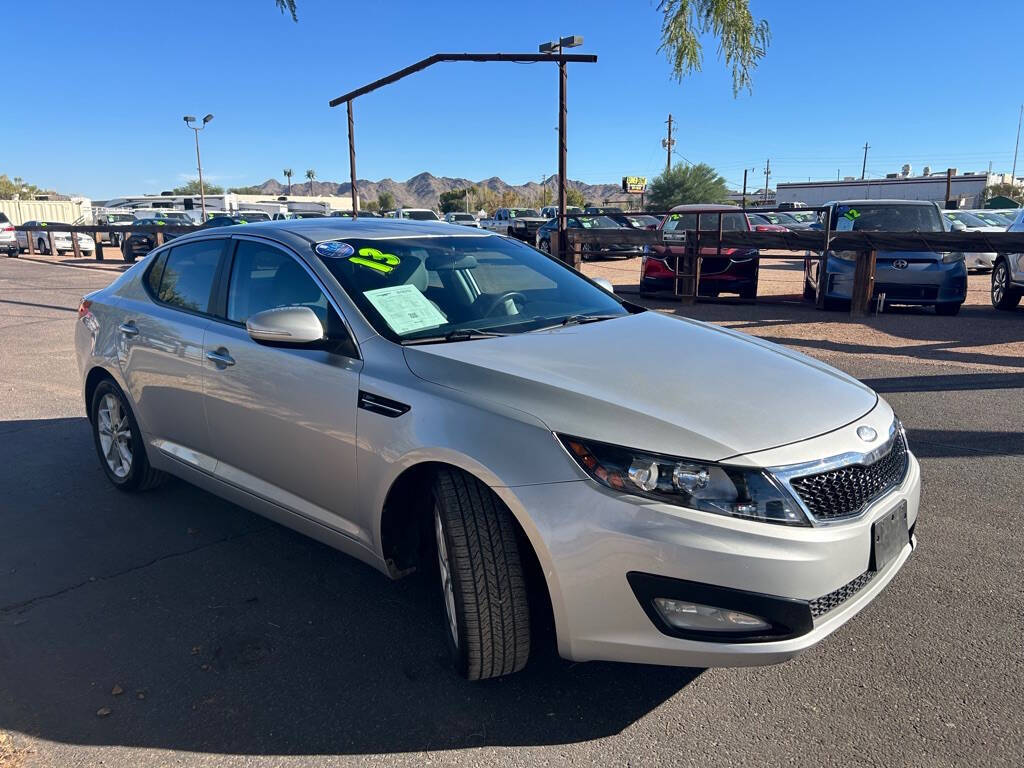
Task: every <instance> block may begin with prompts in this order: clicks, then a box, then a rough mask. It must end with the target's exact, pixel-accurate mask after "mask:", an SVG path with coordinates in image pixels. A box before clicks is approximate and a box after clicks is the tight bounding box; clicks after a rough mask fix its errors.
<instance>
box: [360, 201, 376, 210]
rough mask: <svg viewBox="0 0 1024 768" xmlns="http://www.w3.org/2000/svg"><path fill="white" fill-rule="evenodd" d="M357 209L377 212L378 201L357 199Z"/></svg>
mask: <svg viewBox="0 0 1024 768" xmlns="http://www.w3.org/2000/svg"><path fill="white" fill-rule="evenodd" d="M359 210H361V211H369V212H370V213H378V212H379V211H380V203H379V202H377V201H376V200H367V201H366V202H365V203H364V202H363V201H362V200H360V201H359Z"/></svg>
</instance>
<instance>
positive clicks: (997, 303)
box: [990, 259, 1021, 311]
mask: <svg viewBox="0 0 1024 768" xmlns="http://www.w3.org/2000/svg"><path fill="white" fill-rule="evenodd" d="M990 296H991V299H992V306H993V307H995V308H996V309H1001V310H1004V311H1009V310H1013V309H1016V308H1017V305H1018V304H1020V299H1021V291H1020V290H1018V289H1016V288H1014V287H1013V285H1012V284H1011V283H1010V268H1009V267H1008V266H1007V265H1006V260H1005V259H999V260H998V261H997V262H996V265H995V267H994V268H993V269H992V292H991V294H990Z"/></svg>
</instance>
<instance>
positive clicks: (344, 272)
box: [315, 236, 628, 342]
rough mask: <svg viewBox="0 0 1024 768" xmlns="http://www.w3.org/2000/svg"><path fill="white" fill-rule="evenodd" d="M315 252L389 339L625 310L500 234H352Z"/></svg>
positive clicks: (543, 323)
mask: <svg viewBox="0 0 1024 768" xmlns="http://www.w3.org/2000/svg"><path fill="white" fill-rule="evenodd" d="M315 250H316V253H317V254H318V255H319V257H320V259H321V261H322V262H323V263H324V264H325V265H326V267H327V269H329V270H330V272H331V274H333V275H334V277H335V278H337V280H338V282H339V283H340V284H341V286H342V287H343V288H344V289H345V291H346V292H347V293H348V295H349V296H350V297H351V298H352V300H353V301H354V302H355V303H356V305H357V306H358V307H359V309H360V310H361V311H362V313H363V315H364V316H365V317H366V319H367V320H368V321H369V322H370V323H371V324H372V325H373V327H374V328H375V329H376V330H377V331H378V332H379V333H380V334H381V335H383V336H385V337H386V338H389V339H391V340H392V341H401V342H411V341H415V340H417V339H421V340H428V339H429V340H431V341H433V340H444V337H445V336H446V335H449V334H453V333H456V332H459V331H462V332H463V338H465V335H466V334H467V332H469V331H477V332H485V333H487V332H490V333H496V334H506V333H524V332H528V331H535V330H538V329H540V328H547V327H550V326H552V325H558V324H559V323H562V322H565V321H567V320H570V321H571V320H573V319H575V320H579V319H580V318H584V319H585V318H586V317H588V316H589V317H604V316H609V315H610V316H615V317H618V316H620V315H626V314H628V312H627V311H626V310H625V309H624V308H623V306H622V305H621V304H620V303H619V302H618V301H617V300H616V299H615V298H614V297H612V296H610V295H609V294H608V293H606V292H604V291H602V290H601V289H600V288H597V287H596V286H594V285H592V284H591V283H589V282H587V281H586V280H584V279H583V278H582V277H580V276H579V275H578V274H577V273H576V272H574V271H573V270H571V269H568V268H567V267H564V266H562V265H561V264H559V263H558V262H557V261H555V260H553V259H551V258H549V257H547V256H545V255H544V254H542V253H540V252H538V251H536V250H534V249H533V248H530V247H529V246H527V245H525V244H524V243H521V242H519V241H518V240H511V239H507V238H504V237H493V236H491V237H488V236H483V237H477V236H469V237H465V236H463V237H459V236H446V237H426V236H424V237H408V238H406V237H402V238H396V239H387V240H369V239H366V240H364V239H350V240H344V241H330V242H327V243H320V244H319V245H318V246H316V248H315ZM451 340H455V339H451Z"/></svg>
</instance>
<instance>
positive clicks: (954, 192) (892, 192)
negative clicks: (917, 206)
mask: <svg viewBox="0 0 1024 768" xmlns="http://www.w3.org/2000/svg"><path fill="white" fill-rule="evenodd" d="M925 170H927V169H925ZM1008 183H1010V174H1008V173H957V171H956V169H953V178H952V181H951V183H950V194H949V196H950V199H951V200H956V201H957V202H958V203H959V206H960V207H961V208H981V207H983V206H984V205H985V188H986V187H990V186H992V185H994V184H1008ZM776 188H777V192H776V198H777V202H778V203H780V204H781V203H804V204H806V205H811V206H815V205H824V204H825V203H828V202H830V201H832V200H881V199H887V200H931V201H932V202H936V203H939V204H940V205H942V204H944V203H945V201H946V173H945V172H944V171H943V172H942V173H931V174H928V175H927V176H903V175H901V174H896V173H893V174H889V175H888V176H887V177H886V178H884V179H854V178H853V177H849V176H848V177H847V178H845V179H843V180H842V181H808V182H793V183H789V184H777V185H776Z"/></svg>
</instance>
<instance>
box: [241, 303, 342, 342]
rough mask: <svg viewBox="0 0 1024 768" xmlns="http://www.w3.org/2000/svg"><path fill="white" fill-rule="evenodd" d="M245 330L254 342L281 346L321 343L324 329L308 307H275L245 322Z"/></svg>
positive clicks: (258, 313)
mask: <svg viewBox="0 0 1024 768" xmlns="http://www.w3.org/2000/svg"><path fill="white" fill-rule="evenodd" d="M245 330H246V331H248V332H249V338H251V339H253V340H254V341H269V342H278V343H282V344H312V343H313V342H315V341H322V340H323V338H324V327H323V325H321V324H320V318H318V317H317V316H316V313H315V312H314V311H313V310H312V309H310V308H309V307H277V308H276V309H268V310H265V311H263V312H257V313H256V314H255V315H253V316H252V317H250V318H249V319H248V320H246V321H245Z"/></svg>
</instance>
